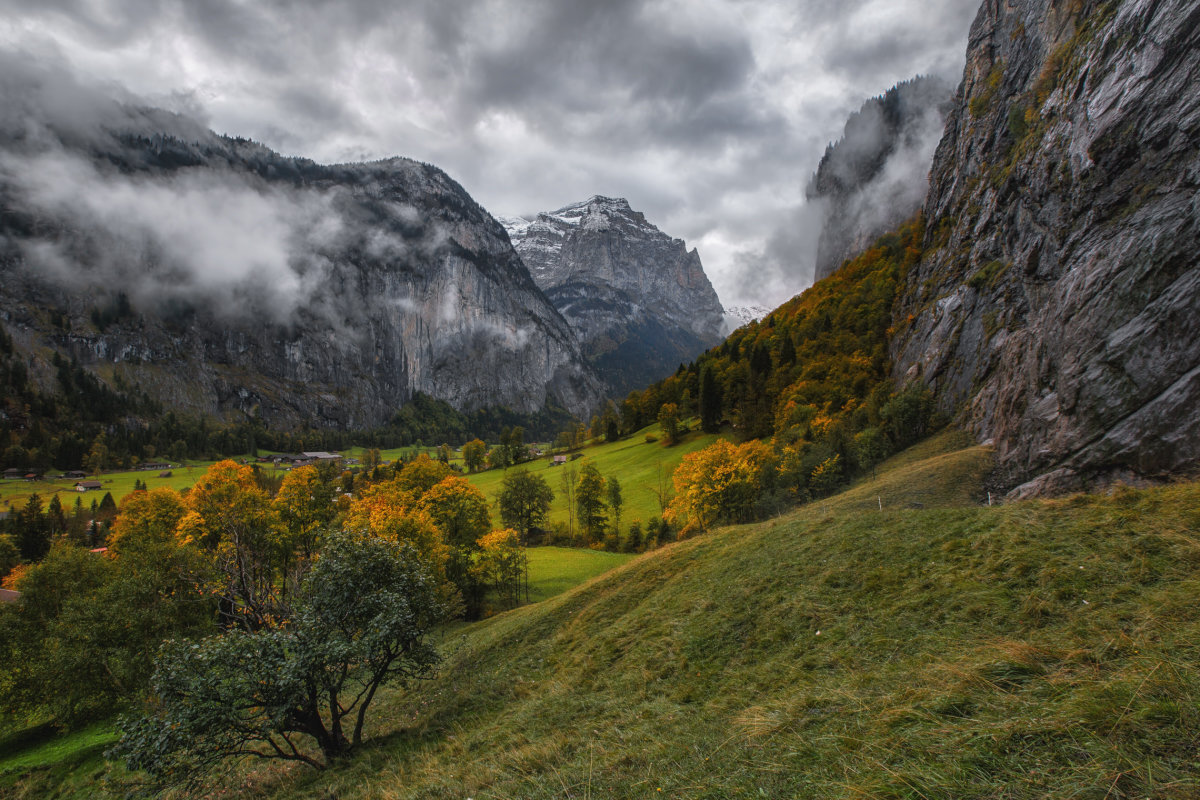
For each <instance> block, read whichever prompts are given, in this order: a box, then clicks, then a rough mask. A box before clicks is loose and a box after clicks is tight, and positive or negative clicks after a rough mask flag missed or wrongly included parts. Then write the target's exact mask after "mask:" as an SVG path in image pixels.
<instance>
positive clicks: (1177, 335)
mask: <svg viewBox="0 0 1200 800" xmlns="http://www.w3.org/2000/svg"><path fill="white" fill-rule="evenodd" d="M1197 86H1200V5H1197V4H1196V3H1195V2H1192V1H1191V0H1154V1H1152V0H1124V1H1123V2H1095V1H1089V0H1082V1H1081V2H1072V3H1066V2H1058V1H1052V0H1014V2H1005V3H1001V2H997V0H986V2H984V4H983V7H982V8H981V9H980V12H979V15H978V17H977V18H976V20H975V23H974V25H973V26H972V29H971V34H970V43H969V49H968V53H967V63H966V69H965V72H964V77H963V82H962V85H961V86H960V88H959V91H958V93H957V96H956V97H955V100H954V107H953V109H952V112H951V114H950V117H949V120H948V123H947V127H946V134H945V138H944V139H943V140H942V142H941V144H940V145H939V147H938V150H937V154H936V157H935V160H934V165H933V170H932V174H931V185H930V193H929V196H928V199H927V201H926V203H925V206H924V215H925V219H926V224H927V235H926V236H927V239H926V254H925V256H924V257H923V259H922V260H921V262H920V265H919V267H918V268H917V269H916V270H915V271H914V272H913V273H912V274H911V275H910V277H909V284H908V288H907V295H906V297H905V299H904V300H903V302H902V303H901V304H900V306H899V307H898V312H897V318H896V327H897V329H898V334H897V336H896V337H895V339H894V357H895V364H896V368H895V369H896V376H897V377H898V378H900V379H919V380H922V381H924V382H926V383H927V384H928V385H930V386H931V387H933V389H934V390H935V392H936V396H937V398H938V401H939V403H940V405H941V407H942V408H943V410H945V411H947V412H951V413H956V414H958V415H959V416H960V418H961V419H963V420H965V421H966V422H967V423H968V424H969V425H970V426H971V427H972V428H973V429H974V431H975V432H976V434H977V435H978V436H979V438H980V439H993V440H994V442H995V445H996V450H997V455H998V461H999V469H1000V476H1001V477H1002V479H1003V480H1005V481H1006V482H1007V483H1008V484H1009V485H1010V486H1015V487H1016V488H1015V489H1014V494H1015V495H1017V496H1024V495H1028V494H1033V493H1038V492H1047V491H1062V490H1072V489H1076V488H1080V487H1083V486H1087V485H1096V484H1103V483H1105V482H1109V481H1112V480H1117V479H1126V480H1136V479H1139V478H1155V477H1158V476H1164V475H1169V474H1178V473H1180V472H1183V471H1187V470H1192V469H1195V468H1196V467H1197V465H1200V325H1198V324H1197V323H1198V321H1200V268H1198V267H1197V262H1198V259H1200V255H1198V254H1200V200H1198V199H1197V198H1198V197H1200V194H1198V193H1197V188H1198V187H1200V91H1197V89H1196V87H1197Z"/></svg>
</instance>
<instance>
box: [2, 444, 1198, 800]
mask: <svg viewBox="0 0 1200 800" xmlns="http://www.w3.org/2000/svg"><path fill="white" fill-rule="evenodd" d="M962 444H963V443H962V441H961V440H958V439H956V438H955V437H954V436H953V435H943V436H941V437H938V438H935V439H933V440H929V441H927V442H925V443H923V444H921V445H918V446H917V447H916V448H913V449H910V450H908V451H906V452H905V453H902V454H900V455H899V456H897V457H895V458H893V459H891V460H890V461H888V462H885V463H884V464H883V465H881V468H880V470H879V477H878V478H877V479H875V480H873V481H868V482H863V483H860V484H859V485H858V486H856V487H854V488H852V489H851V490H849V491H846V492H844V493H842V494H840V495H837V496H835V497H831V498H828V499H826V500H824V501H820V502H816V503H813V504H809V505H807V506H805V507H802V508H800V509H799V510H797V511H796V512H794V513H792V514H789V515H788V516H786V517H782V518H779V519H776V520H772V521H768V522H764V523H760V524H756V525H747V526H739V527H733V528H726V529H722V530H719V531H716V532H714V533H711V534H708V535H705V536H701V537H698V538H695V539H692V540H689V541H685V542H681V543H678V544H675V545H671V546H669V547H667V548H664V549H662V550H659V551H656V552H654V553H650V554H647V555H644V556H642V557H639V558H637V559H635V560H633V561H632V562H630V563H628V564H626V565H625V566H623V567H619V568H617V569H615V570H613V571H612V572H609V573H607V574H606V575H604V576H601V577H599V578H597V579H595V580H593V581H591V582H589V583H587V584H585V585H583V586H581V587H579V588H577V589H575V590H573V591H570V592H568V593H566V594H562V595H559V596H557V597H555V598H552V599H550V600H547V601H545V602H542V603H538V604H536V605H533V606H526V607H524V608H520V609H517V610H515V611H512V612H509V613H506V614H502V615H500V616H498V617H495V618H493V619H491V620H488V621H485V622H483V623H479V624H476V625H473V626H469V627H466V628H464V629H461V637H460V635H459V634H456V635H455V636H453V637H448V638H447V640H446V642H445V647H446V651H447V661H446V663H445V664H444V665H443V667H442V668H441V670H440V672H439V677H438V678H437V679H436V680H435V681H433V682H430V683H426V684H423V685H421V686H419V687H418V688H417V689H416V690H414V691H412V692H410V693H409V694H404V695H401V694H395V695H390V696H388V697H387V698H385V699H384V701H383V703H382V705H383V706H384V707H382V708H381V709H380V712H381V713H380V714H379V716H378V717H377V718H376V720H375V728H374V730H373V731H372V737H373V742H374V744H372V745H371V746H369V747H368V748H366V749H365V750H364V751H362V752H361V753H360V754H358V755H357V756H356V757H355V758H354V759H353V760H352V761H350V762H348V763H346V764H345V765H344V766H342V767H340V768H338V769H336V770H333V771H330V772H328V773H326V774H316V773H312V772H307V771H303V770H292V771H290V772H285V771H276V770H273V769H260V770H259V771H257V772H253V773H249V774H247V775H246V776H244V778H245V780H246V783H244V784H243V785H242V786H241V788H240V789H239V793H241V794H250V795H254V796H267V797H309V798H326V797H339V798H343V800H347V799H349V798H366V797H373V798H375V797H384V798H443V797H476V798H479V797H524V798H551V797H557V798H562V797H579V798H585V797H645V796H648V795H653V796H658V795H659V790H661V792H662V794H663V795H665V796H675V797H688V798H697V797H700V798H705V797H707V798H725V797H764V796H765V797H813V798H829V797H834V798H837V797H845V798H850V797H896V798H899V797H905V798H968V797H978V798H999V797H1005V798H1009V797H1029V798H1035V797H1037V798H1041V797H1063V798H1066V797H1072V798H1080V797H1087V798H1096V799H1097V800H1101V799H1102V798H1119V797H1135V796H1136V797H1145V796H1154V797H1193V796H1195V795H1196V793H1197V792H1198V791H1200V781H1198V780H1197V778H1196V770H1195V763H1196V755H1195V754H1196V747H1197V744H1198V742H1200V711H1198V706H1197V699H1198V697H1200V652H1198V649H1197V642H1200V612H1198V610H1197V606H1196V604H1195V597H1196V593H1197V590H1200V581H1198V580H1197V567H1198V566H1200V511H1197V509H1198V508H1200V485H1197V484H1194V483H1193V484H1180V485H1177V486H1172V487H1166V488H1160V489H1153V490H1144V491H1143V490H1134V489H1124V488H1122V489H1118V490H1117V491H1116V492H1114V493H1112V494H1111V495H1109V496H1086V495H1081V496H1075V497H1070V498H1065V499H1061V500H1055V501H1030V502H1023V503H1014V504H1010V505H1005V506H996V507H990V508H989V507H986V506H985V505H981V503H980V489H979V486H980V481H981V479H982V477H983V475H984V474H985V473H986V471H987V470H988V469H989V468H990V463H991V455H990V453H989V451H988V450H987V449H985V448H980V447H968V448H965V449H958V448H960V447H961V445H962ZM880 504H882V505H883V510H882V511H880V510H879V505H880ZM93 774H94V773H93ZM27 780H31V781H32V782H33V783H32V784H29V783H25V784H24V785H25V786H26V788H29V789H30V790H31V791H33V789H34V787H35V785H36V784H37V780H38V779H37V776H36V775H34V776H32V777H31V778H30V779H27ZM79 786H80V787H81V788H80V791H81V792H82V791H83V788H82V787H83V786H84V784H83V782H82V781H81V782H80V784H79ZM88 791H90V790H88ZM30 796H32V795H30Z"/></svg>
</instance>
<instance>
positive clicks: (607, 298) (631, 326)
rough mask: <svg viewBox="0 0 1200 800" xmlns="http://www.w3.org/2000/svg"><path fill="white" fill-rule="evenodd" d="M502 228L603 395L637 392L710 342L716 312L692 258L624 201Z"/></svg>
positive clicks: (591, 202) (595, 199) (716, 331)
mask: <svg viewBox="0 0 1200 800" xmlns="http://www.w3.org/2000/svg"><path fill="white" fill-rule="evenodd" d="M502 221H503V222H504V224H505V227H506V229H507V231H508V234H509V238H510V239H511V240H512V241H513V243H514V247H515V248H516V250H517V253H518V254H520V256H521V258H522V260H523V261H524V262H525V264H526V266H527V267H528V268H529V272H530V274H531V275H532V276H533V279H534V281H535V282H536V283H537V284H538V286H539V287H540V288H541V289H542V291H543V292H545V294H546V297H547V298H549V300H550V301H551V303H552V304H553V305H554V306H555V308H556V309H558V310H559V312H560V313H562V315H563V316H564V318H565V319H566V320H567V322H568V323H569V324H570V326H571V328H572V329H573V330H574V331H575V332H576V334H577V335H578V336H579V339H580V342H581V344H582V347H583V351H584V354H585V356H587V358H588V360H589V362H590V363H591V364H593V366H594V367H595V368H596V370H597V372H598V374H600V375H601V377H602V378H603V379H604V380H605V382H606V384H607V387H608V393H609V395H610V396H612V397H623V396H624V395H625V394H626V393H627V392H629V391H631V390H634V389H640V388H642V387H643V386H645V385H646V384H647V383H649V382H651V381H653V380H656V379H658V378H661V377H663V376H664V375H667V374H670V373H671V372H673V371H674V370H675V369H676V368H677V367H678V365H679V364H680V363H685V362H687V361H690V360H691V359H693V358H695V357H696V356H697V355H699V354H700V353H701V352H703V351H704V350H706V349H707V348H709V347H712V346H714V345H716V344H719V343H720V341H721V332H722V329H723V319H724V309H723V308H722V307H721V304H720V301H719V300H718V299H717V295H716V292H715V291H714V290H713V288H712V284H711V283H709V280H708V277H707V275H705V274H704V267H703V265H702V264H701V262H700V256H699V253H698V252H697V251H696V249H695V248H692V249H691V250H688V249H687V245H686V244H685V243H684V242H683V240H681V239H675V238H673V237H671V236H669V235H668V234H666V233H664V232H662V231H661V230H659V229H658V227H656V226H655V225H654V224H653V223H651V222H649V221H648V220H647V219H646V217H645V215H644V214H643V213H641V212H639V211H635V210H633V208H632V207H631V206H630V205H629V202H628V201H627V200H625V199H624V198H613V197H606V196H604V195H593V196H591V197H590V198H588V199H587V200H584V201H581V202H576V203H570V204H567V205H565V206H563V207H561V208H559V209H557V210H555V211H552V212H542V213H539V214H537V215H536V216H535V217H533V218H532V219H525V218H513V217H506V218H503V220H502Z"/></svg>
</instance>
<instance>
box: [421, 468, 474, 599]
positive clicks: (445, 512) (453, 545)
mask: <svg viewBox="0 0 1200 800" xmlns="http://www.w3.org/2000/svg"><path fill="white" fill-rule="evenodd" d="M418 508H419V509H421V510H423V511H425V512H426V513H427V514H428V515H429V517H430V519H432V520H433V523H434V525H436V526H437V528H438V530H439V531H441V533H442V537H443V539H444V541H445V543H446V546H447V549H448V558H447V562H446V577H447V578H448V579H449V580H450V581H451V582H452V583H454V585H456V586H457V587H458V589H459V591H460V592H461V593H462V600H463V604H464V607H465V612H466V615H467V619H478V618H479V615H480V613H481V612H482V610H483V594H484V591H485V590H486V587H485V586H484V585H483V584H482V583H481V582H480V581H479V579H478V576H477V574H476V573H475V572H474V571H473V570H472V568H471V567H472V562H473V561H474V558H475V554H476V553H477V551H478V549H479V545H478V541H479V539H480V538H481V537H483V535H484V534H486V533H488V532H489V531H490V530H491V529H492V520H491V515H490V514H489V513H488V503H487V498H485V497H484V496H483V492H481V491H479V489H477V488H476V487H475V486H472V485H471V484H470V483H469V482H468V481H467V479H466V478H458V477H449V478H446V479H444V480H443V481H441V482H440V483H438V484H437V485H436V486H434V487H433V488H431V489H430V490H429V491H428V492H426V493H425V494H424V495H422V496H421V499H420V501H419V503H418Z"/></svg>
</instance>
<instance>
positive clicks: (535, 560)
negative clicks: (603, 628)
mask: <svg viewBox="0 0 1200 800" xmlns="http://www.w3.org/2000/svg"><path fill="white" fill-rule="evenodd" d="M527 552H528V557H529V600H530V602H534V603H536V602H538V601H541V600H547V599H549V598H551V597H554V596H555V595H558V594H562V593H563V592H565V591H567V590H568V589H572V588H574V587H576V586H578V585H579V584H581V583H585V582H586V581H589V580H591V579H592V578H594V577H596V576H597V575H602V574H604V573H605V572H608V571H609V570H610V569H612V568H613V567H618V566H620V565H621V564H624V563H625V562H626V561H628V560H629V559H631V558H633V556H632V555H626V554H625V553H606V552H603V551H600V550H584V549H582V548H577V547H531V548H529V550H528V551H527Z"/></svg>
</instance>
